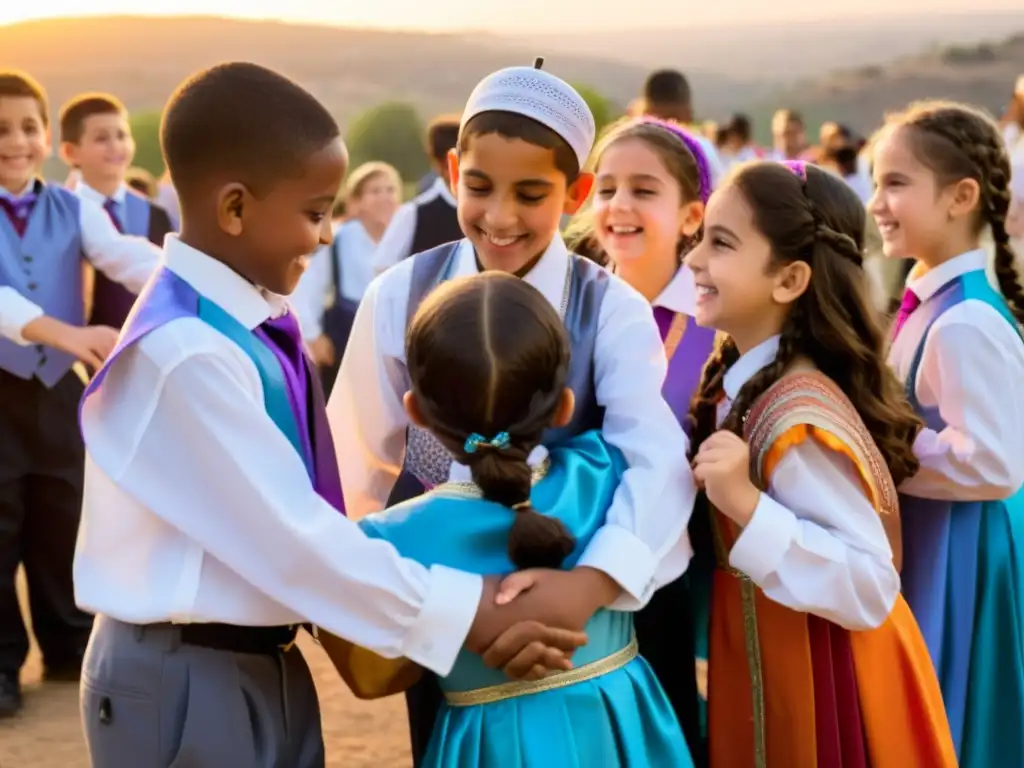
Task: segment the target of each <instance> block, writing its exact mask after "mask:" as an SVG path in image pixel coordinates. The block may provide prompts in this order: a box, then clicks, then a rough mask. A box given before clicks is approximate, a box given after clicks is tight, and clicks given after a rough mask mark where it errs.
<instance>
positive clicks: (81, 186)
mask: <svg viewBox="0 0 1024 768" xmlns="http://www.w3.org/2000/svg"><path fill="white" fill-rule="evenodd" d="M75 191H76V192H77V193H78V194H79V195H81V196H82V197H84V198H85V199H86V200H92V201H93V202H94V203H97V204H99V205H104V204H106V202H107V196H106V195H104V194H103V193H101V192H97V191H96V190H95V189H93V188H92V187H90V186H89V185H88V184H86V183H85V182H84V181H79V182H78V184H77V186H76V187H75ZM127 192H128V187H127V185H126V184H121V185H119V186H118V188H117V191H116V192H114V194H113V195H111V196H110V199H111V200H113V201H114V202H115V203H117V204H118V205H124V196H125V195H126V194H127Z"/></svg>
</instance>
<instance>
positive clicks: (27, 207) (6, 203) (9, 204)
mask: <svg viewBox="0 0 1024 768" xmlns="http://www.w3.org/2000/svg"><path fill="white" fill-rule="evenodd" d="M35 204H36V193H35V192H28V193H27V194H24V195H22V196H21V197H10V196H9V195H4V196H2V197H0V208H3V209H4V211H5V212H6V213H7V218H9V219H10V220H11V224H12V225H13V226H14V229H15V231H16V232H17V233H18V237H21V236H22V235H24V234H25V228H26V227H27V226H28V217H29V216H31V215H32V209H33V208H34V207H35Z"/></svg>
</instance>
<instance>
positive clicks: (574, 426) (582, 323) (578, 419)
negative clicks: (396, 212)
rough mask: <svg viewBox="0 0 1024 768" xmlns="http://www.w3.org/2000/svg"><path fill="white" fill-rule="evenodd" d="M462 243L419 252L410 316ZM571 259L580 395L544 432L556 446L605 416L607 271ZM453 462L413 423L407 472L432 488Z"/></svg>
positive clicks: (574, 381) (573, 377)
mask: <svg viewBox="0 0 1024 768" xmlns="http://www.w3.org/2000/svg"><path fill="white" fill-rule="evenodd" d="M458 246H459V243H458V242H456V243H448V244H446V245H442V246H440V247H438V248H435V249H433V250H431V251H426V252H424V253H421V254H418V255H417V256H416V262H415V264H414V265H413V270H412V285H411V287H410V289H409V304H408V321H411V320H412V317H413V315H415V314H416V309H417V308H418V307H419V305H420V302H422V301H423V299H424V298H425V297H426V295H427V294H428V293H430V291H432V290H433V289H434V288H435V287H436V286H437V285H439V284H440V283H441V282H442V281H444V280H445V279H447V277H448V275H449V273H450V271H451V266H452V261H453V260H454V258H455V255H456V253H457V252H458ZM569 258H570V259H571V263H572V274H571V276H570V278H569V296H568V301H567V303H566V306H565V313H564V317H563V320H564V321H565V328H566V330H567V331H568V332H569V340H570V344H571V349H572V358H571V360H570V363H569V374H568V378H567V380H566V386H567V387H569V388H570V389H571V390H572V391H573V394H574V395H575V396H576V410H575V412H574V413H573V416H572V420H571V421H570V422H569V423H568V424H567V425H565V426H564V427H559V428H557V429H554V428H553V429H548V430H547V431H546V432H545V433H544V445H554V444H556V443H558V442H560V441H562V440H565V439H567V438H569V437H573V436H574V435H578V434H580V433H581V432H585V431H587V430H588V429H600V428H601V424H602V423H603V421H604V409H603V408H601V407H600V406H599V405H598V403H597V396H596V393H595V391H594V344H595V342H596V340H597V327H598V315H599V313H600V311H601V302H602V301H603V300H604V295H605V292H606V291H607V290H608V282H609V274H608V273H607V272H606V271H605V270H603V269H602V268H601V267H599V266H597V265H596V264H594V263H593V262H591V261H589V260H587V259H583V258H580V257H579V256H576V255H574V254H571V255H570V256H569ZM559 309H561V308H559ZM451 463H452V457H451V454H449V453H448V451H446V450H445V448H444V447H443V446H442V445H441V444H440V443H439V442H438V441H437V440H436V439H435V438H434V437H433V435H431V434H430V433H429V432H427V431H426V430H424V429H421V428H419V427H413V426H410V427H409V431H408V437H407V443H406V454H405V467H404V471H405V472H408V473H410V474H412V475H413V476H415V477H416V479H417V480H419V482H420V483H422V484H423V485H424V486H427V487H433V486H436V485H440V484H441V483H444V482H447V480H448V475H449V472H450V471H451Z"/></svg>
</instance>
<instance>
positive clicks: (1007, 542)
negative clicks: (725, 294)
mask: <svg viewBox="0 0 1024 768" xmlns="http://www.w3.org/2000/svg"><path fill="white" fill-rule="evenodd" d="M984 268H985V257H984V254H983V252H980V251H978V252H971V253H966V254H963V255H960V256H957V257H956V258H954V259H951V260H950V261H948V262H946V263H945V264H942V265H940V266H939V267H936V268H935V269H933V270H931V271H930V272H927V273H925V274H924V275H922V276H916V277H915V276H913V275H912V277H911V280H910V281H909V283H908V287H910V288H911V289H913V290H914V292H915V294H914V295H915V296H917V300H919V301H920V302H921V303H920V305H919V306H918V307H917V308H916V309H915V310H914V311H913V315H912V316H910V317H909V319H907V320H906V323H905V325H904V326H903V327H902V330H900V332H899V335H898V336H897V338H896V340H895V341H894V343H893V349H892V352H891V354H890V360H891V362H892V363H893V365H894V367H895V368H896V370H897V373H898V374H900V376H901V377H902V378H904V380H905V381H906V386H907V394H908V396H909V398H910V401H911V403H912V404H913V405H914V407H915V408H916V409H917V411H918V413H920V414H921V416H922V417H923V418H924V420H925V423H926V425H927V427H928V428H929V429H928V430H926V431H925V432H923V433H922V435H921V437H919V438H918V441H917V443H915V451H916V452H917V454H918V456H919V458H920V459H921V471H920V472H919V473H918V475H916V476H915V477H913V478H911V479H910V480H909V481H908V482H907V483H906V484H905V485H904V486H903V487H902V489H901V490H903V495H901V497H900V509H901V514H902V518H903V538H904V568H903V593H904V595H905V596H906V599H907V602H908V603H909V604H910V607H911V609H912V610H913V611H914V615H915V616H916V618H917V621H918V622H919V624H920V625H921V631H922V633H923V635H924V638H925V640H926V642H927V644H928V650H929V651H930V652H931V655H932V659H933V660H934V662H935V667H936V669H937V670H938V675H939V681H940V683H941V685H942V693H943V698H944V700H945V705H946V712H947V715H948V717H949V723H950V727H951V729H952V732H953V738H954V741H955V743H956V746H957V754H958V756H959V758H960V764H961V765H963V766H966V767H967V768H989V767H990V766H992V767H993V768H995V767H998V768H1001V767H1002V766H1011V765H1012V766H1020V765H1024V549H1022V548H1024V491H1021V490H1016V492H1015V493H1014V492H1013V491H1011V490H1009V488H1007V486H1011V487H1012V486H1018V485H1019V480H1015V479H1014V476H1015V475H1016V476H1018V477H1019V475H1020V467H1021V464H1020V462H1024V454H1022V453H1020V444H1021V440H1020V434H1021V431H1022V430H1024V407H1021V405H1020V402H1021V401H1020V394H1019V392H1017V391H1015V390H1014V388H1015V387H1016V386H1019V384H1020V378H1019V376H1020V371H1022V370H1024V346H1022V343H1021V340H1020V335H1019V334H1020V331H1019V329H1018V327H1017V324H1016V322H1015V320H1014V318H1013V316H1012V315H1011V314H1010V311H1009V309H1008V308H1007V306H1006V302H1005V301H1004V300H1003V298H1002V297H1001V296H1000V295H999V294H998V293H997V292H996V291H995V290H993V289H992V287H991V286H990V284H989V282H988V280H987V278H986V276H985V271H984ZM965 333H966V334H968V335H970V334H973V336H971V337H970V338H964V334H965ZM972 339H973V340H972ZM968 347H969V348H968ZM982 355H987V356H988V358H991V359H979V358H980V357H981V356H982ZM943 359H948V360H949V361H950V362H948V363H947V362H943ZM990 390H991V391H990ZM936 394H938V395H939V397H938V402H937V404H934V405H933V404H931V403H935V399H934V398H935V397H936ZM1000 397H1002V398H1003V399H1004V400H1008V401H1009V402H1006V403H1000V402H999V398H1000ZM926 398H927V399H926ZM922 400H925V402H924V403H923V402H922ZM928 400H931V403H929V402H928ZM950 419H953V420H955V421H959V422H960V423H959V424H956V425H954V427H955V428H954V429H947V427H949V426H950V425H949V424H947V421H948V420H950ZM943 433H945V435H943ZM965 434H966V436H969V439H964V437H965ZM999 454H1002V455H999ZM915 494H917V495H915ZM926 497H927V498H926ZM972 497H973V498H972Z"/></svg>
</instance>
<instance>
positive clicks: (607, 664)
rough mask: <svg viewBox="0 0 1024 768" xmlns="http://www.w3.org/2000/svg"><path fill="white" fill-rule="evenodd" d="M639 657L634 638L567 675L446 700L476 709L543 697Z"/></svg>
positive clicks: (478, 690) (457, 693) (455, 694)
mask: <svg viewBox="0 0 1024 768" xmlns="http://www.w3.org/2000/svg"><path fill="white" fill-rule="evenodd" d="M636 656H637V642H636V637H635V636H634V637H633V638H632V639H631V640H630V641H629V644H628V645H626V647H625V648H622V649H621V650H618V651H616V652H615V653H613V654H611V655H610V656H605V657H604V658H603V659H598V660H597V661H592V662H590V663H589V664H584V665H583V666H582V667H576V668H575V669H570V670H567V671H565V672H555V673H554V674H551V675H548V676H547V677H544V678H541V679H540V680H511V681H509V682H507V683H500V684H498V685H490V686H488V687H486V688H476V689H474V690H472V691H447V692H445V694H444V697H445V700H446V701H447V702H448V706H450V707H474V706H478V705H480V704H493V703H494V702H496V701H504V700H505V699H512V698H516V697H518V696H529V695H531V694H534V693H544V692H546V691H554V690H557V689H559V688H565V687H567V686H570V685H575V684H576V683H582V682H583V681H584V680H593V679H594V678H595V677H600V676H601V675H607V674H608V673H609V672H614V671H615V670H617V669H621V668H622V667H624V666H626V665H627V664H629V662H631V661H632V660H633V659H635V658H636Z"/></svg>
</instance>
